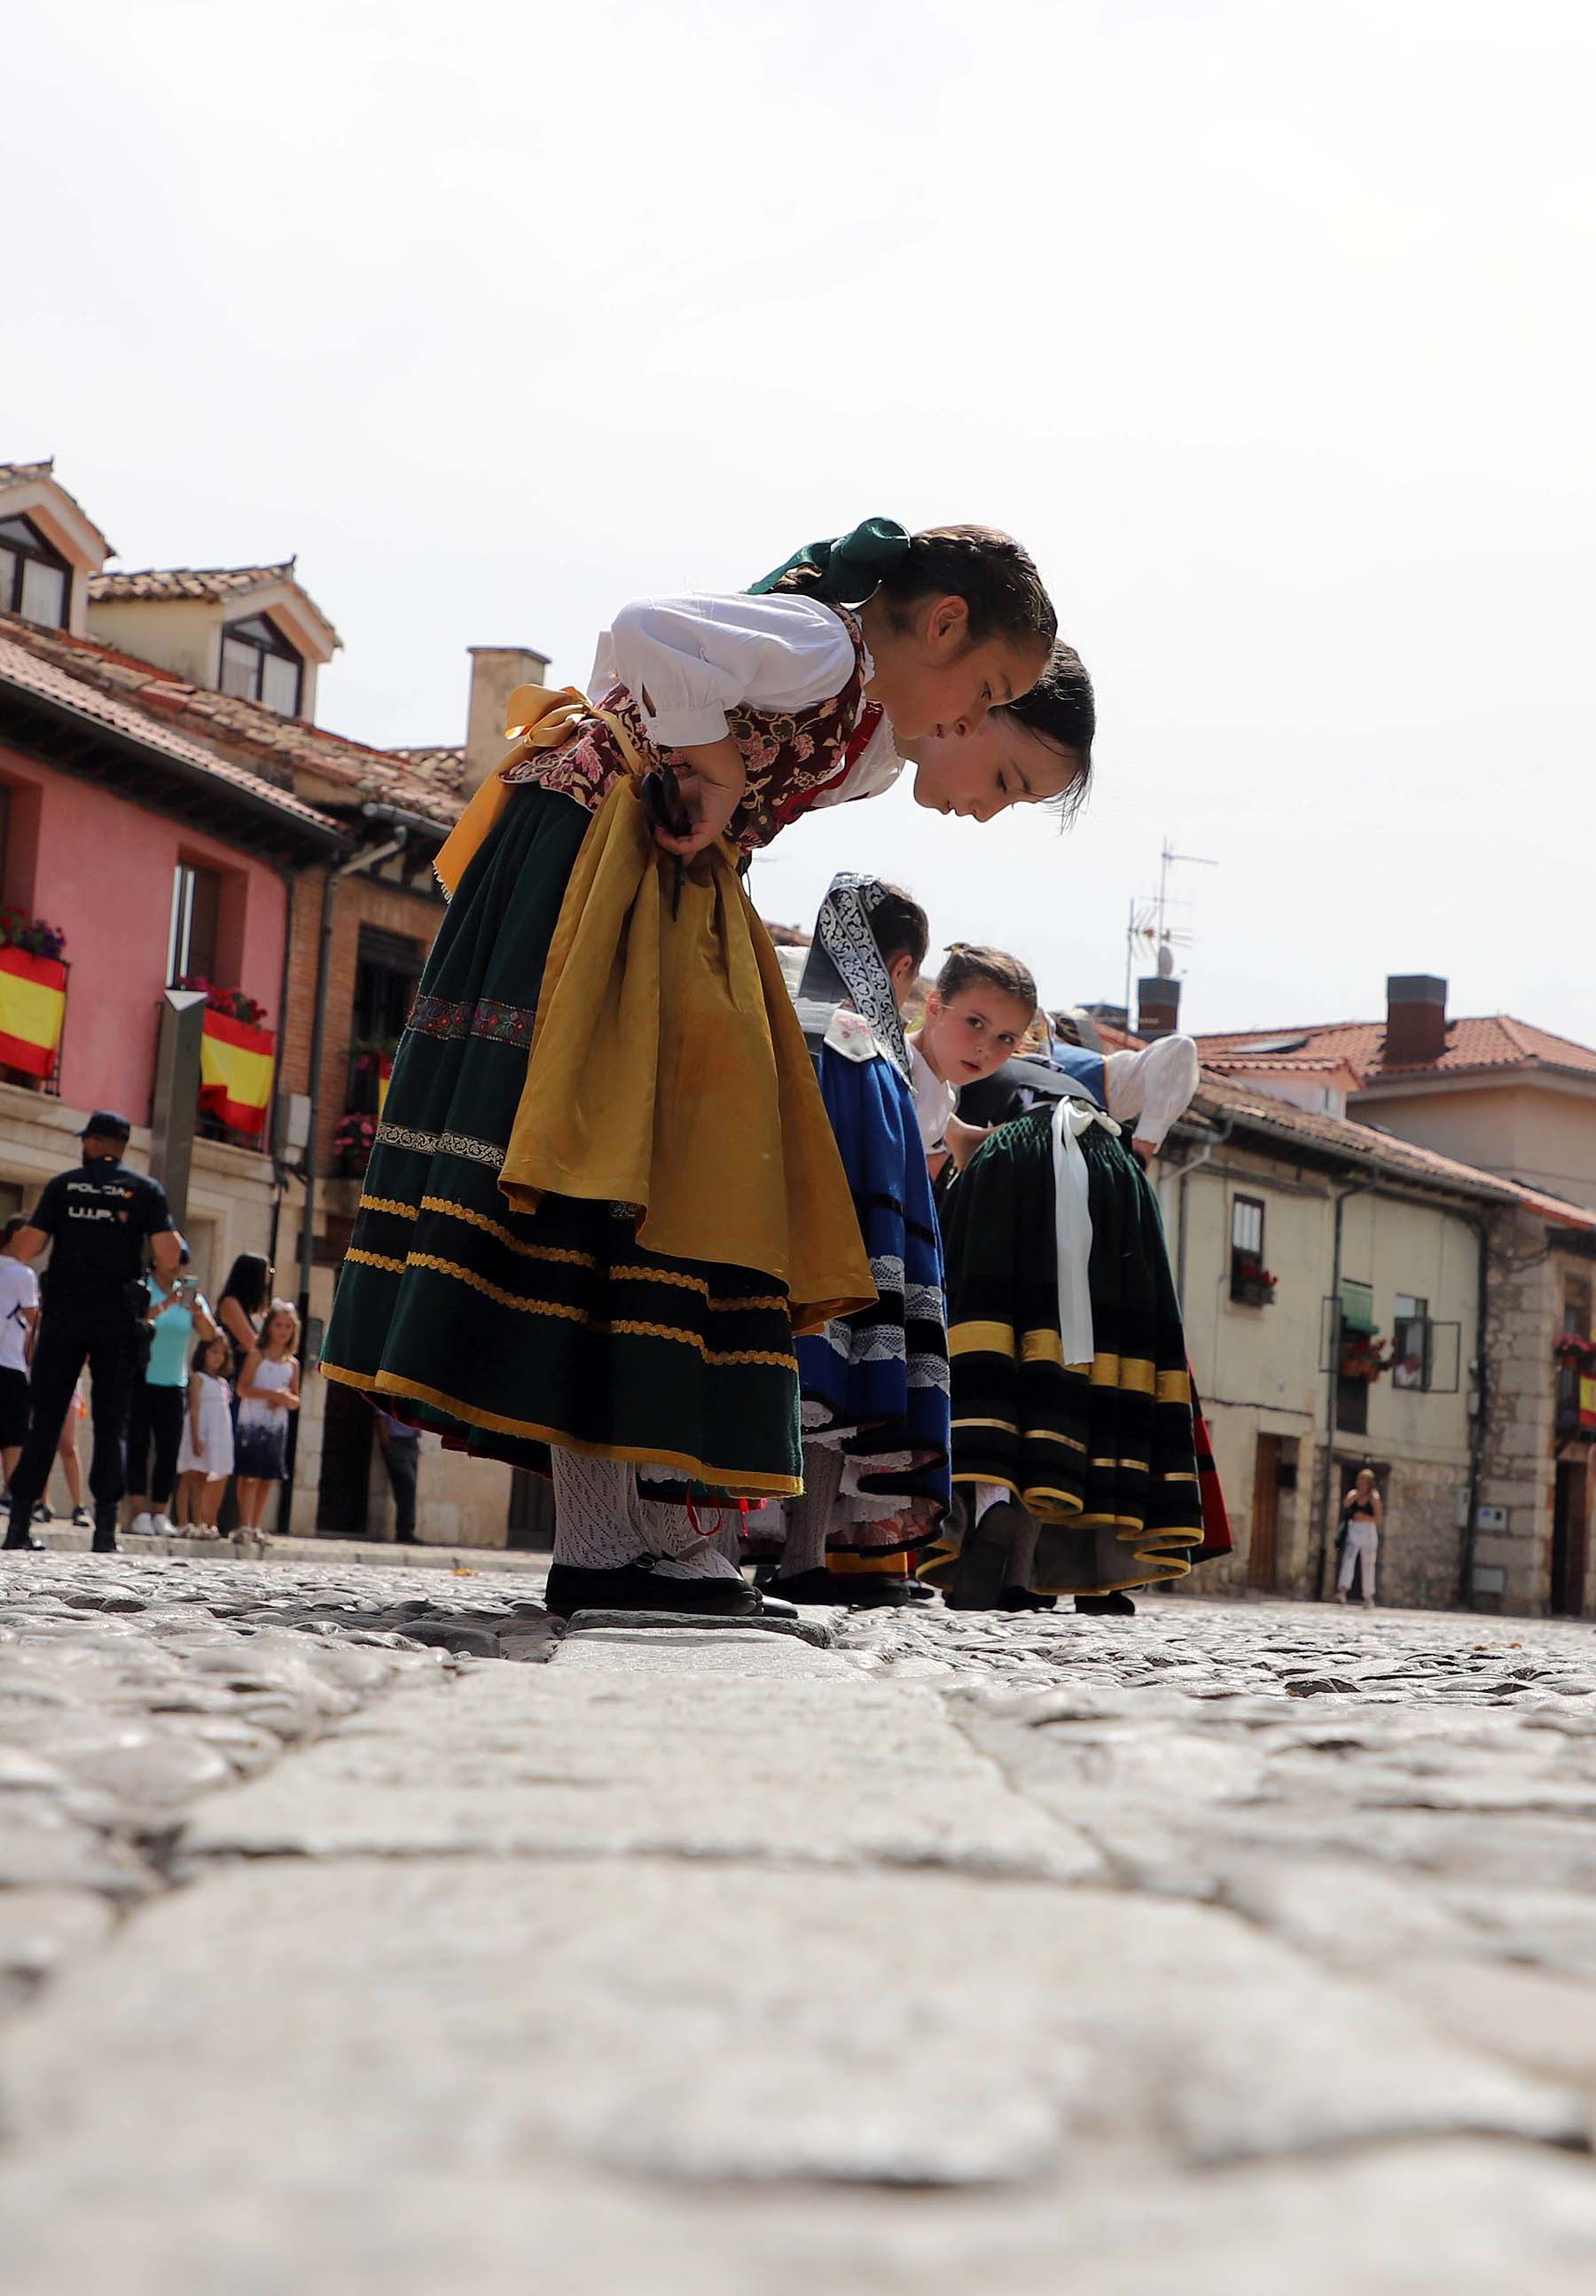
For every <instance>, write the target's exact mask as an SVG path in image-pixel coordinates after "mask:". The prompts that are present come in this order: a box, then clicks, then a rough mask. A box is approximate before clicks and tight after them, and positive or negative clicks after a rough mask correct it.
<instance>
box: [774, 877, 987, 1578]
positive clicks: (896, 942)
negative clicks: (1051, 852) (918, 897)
mask: <svg viewBox="0 0 1596 2296" xmlns="http://www.w3.org/2000/svg"><path fill="white" fill-rule="evenodd" d="M929 939H930V929H929V925H928V923H927V922H926V914H925V911H924V910H923V909H922V908H921V907H920V906H919V904H918V903H917V902H914V901H912V900H911V899H910V898H908V896H907V895H906V894H904V893H901V892H899V891H898V890H896V887H893V886H890V885H886V884H883V883H882V881H880V878H876V877H861V876H856V875H855V874H854V873H852V872H851V871H847V872H844V873H842V874H840V875H839V876H837V877H834V878H833V879H832V881H831V889H830V890H829V891H828V892H827V895H826V898H825V900H824V902H823V904H822V906H821V911H820V914H819V916H818V918H817V919H816V921H815V927H814V940H813V942H812V944H811V946H810V950H809V955H808V961H807V963H806V966H805V969H804V972H803V976H802V979H801V980H800V981H799V982H798V990H797V1001H798V1019H799V1021H800V1022H801V1024H802V1026H803V1029H804V1034H805V1036H806V1038H807V1040H808V1042H809V1045H810V1047H811V1050H812V1051H813V1053H814V1062H815V1070H816V1073H817V1075H818V1077H819V1079H820V1088H821V1095H822V1098H823V1100H824V1102H825V1105H826V1113H827V1114H828V1116H829V1117H830V1118H831V1128H832V1130H833V1132H834V1133H835V1135H836V1138H837V1145H838V1147H839V1150H840V1152H841V1155H842V1164H843V1169H844V1171H845V1172H846V1173H847V1180H848V1186H849V1189H850V1190H851V1192H852V1195H853V1201H854V1210H855V1215H856V1216H857V1218H858V1222H859V1228H860V1233H861V1234H862V1235H863V1238H864V1242H865V1247H866V1250H867V1251H868V1252H869V1255H870V1272H871V1275H872V1280H873V1281H874V1283H875V1286H876V1291H877V1295H878V1296H877V1299H876V1301H875V1303H874V1304H873V1305H872V1306H871V1307H869V1308H861V1309H858V1310H856V1311H855V1313H854V1314H852V1315H849V1316H833V1317H832V1318H831V1321H830V1322H829V1323H828V1324H826V1326H825V1328H824V1330H823V1331H822V1332H817V1333H811V1334H809V1335H807V1336H806V1337H805V1338H802V1339H800V1340H799V1341H798V1383H799V1391H800V1396H801V1399H802V1410H803V1425H804V1489H803V1495H802V1497H799V1498H795V1499H793V1500H791V1501H790V1503H789V1505H788V1508H787V1517H788V1521H787V1526H786V1543H785V1547H784V1551H783V1553H782V1562H781V1567H780V1570H779V1572H778V1574H777V1578H776V1581H775V1584H776V1590H777V1591H778V1592H779V1593H780V1594H782V1595H785V1596H787V1597H788V1598H790V1600H792V1601H794V1602H798V1603H852V1602H860V1601H868V1600H875V1601H891V1600H895V1599H898V1598H899V1596H900V1595H901V1593H902V1591H903V1590H904V1589H906V1587H907V1585H908V1580H907V1578H906V1576H905V1575H904V1574H903V1573H901V1572H900V1573H897V1574H895V1575H892V1576H878V1575H875V1574H869V1573H866V1574H859V1573H856V1572H850V1571H849V1570H848V1568H847V1562H846V1561H845V1560H844V1558H849V1557H858V1556H870V1557H880V1556H884V1555H894V1554H904V1553H906V1552H907V1551H908V1549H910V1548H911V1547H914V1546H920V1545H921V1543H922V1542H923V1541H924V1540H926V1539H927V1538H929V1537H930V1535H931V1533H932V1532H933V1530H934V1529H936V1527H937V1524H938V1523H939V1522H940V1521H942V1518H943V1516H944V1515H945V1513H946V1512H947V1507H948V1500H949V1488H948V1381H947V1325H946V1317H945V1312H944V1305H943V1292H942V1246H941V1241H940V1238H939V1236H938V1234H937V1213H936V1209H935V1207H934V1205H933V1203H932V1201H931V1184H930V1175H929V1172H928V1170H927V1168H926V1159H925V1153H924V1150H923V1147H922V1145H921V1133H920V1125H919V1121H918V1119H917V1115H916V1111H915V1103H914V1095H913V1090H912V1089H911V1085H910V1075H911V1062H910V1054H909V1046H908V1042H907V1040H906V1038H905V1037H904V1025H903V1019H902V1006H903V1002H904V996H905V995H906V994H907V992H908V990H909V989H910V988H912V987H913V982H914V980H915V977H916V975H917V974H918V972H919V971H920V967H921V964H922V963H923V961H924V958H925V953H926V948H927V945H928V943H929ZM828 1554H830V1555H831V1556H832V1557H833V1558H837V1561H835V1562H833V1563H832V1564H831V1566H830V1567H828V1562H827V1557H828ZM839 1562H840V1565H841V1567H838V1564H839Z"/></svg>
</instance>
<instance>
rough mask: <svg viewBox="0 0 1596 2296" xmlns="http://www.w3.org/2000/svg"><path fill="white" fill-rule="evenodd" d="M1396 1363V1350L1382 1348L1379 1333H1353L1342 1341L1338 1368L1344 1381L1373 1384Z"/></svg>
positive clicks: (1347, 1334)
mask: <svg viewBox="0 0 1596 2296" xmlns="http://www.w3.org/2000/svg"><path fill="white" fill-rule="evenodd" d="M1395 1361H1396V1350H1395V1348H1394V1347H1393V1348H1382V1347H1381V1346H1380V1343H1379V1333H1378V1332H1352V1333H1346V1335H1345V1336H1344V1337H1343V1339H1342V1341H1341V1361H1340V1364H1339V1366H1338V1368H1339V1371H1340V1374H1341V1377H1342V1378H1343V1379H1362V1380H1368V1381H1370V1382H1373V1381H1374V1380H1377V1379H1379V1376H1380V1374H1381V1373H1382V1372H1387V1371H1389V1370H1390V1368H1391V1366H1392V1365H1393V1364H1394V1363H1395Z"/></svg>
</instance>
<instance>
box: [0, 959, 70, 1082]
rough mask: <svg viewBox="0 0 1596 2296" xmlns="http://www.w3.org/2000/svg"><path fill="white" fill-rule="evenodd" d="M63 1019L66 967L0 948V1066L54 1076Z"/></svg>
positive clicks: (44, 1075)
mask: <svg viewBox="0 0 1596 2296" xmlns="http://www.w3.org/2000/svg"><path fill="white" fill-rule="evenodd" d="M66 1017H67V968H66V966H65V965H64V964H62V963H61V959H60V958H59V957H58V956H29V954H28V952H27V950H26V949H21V948H0V1066H4V1067H5V1068H8V1069H20V1070H21V1071H22V1073H23V1074H24V1075H25V1076H36V1077H52V1076H53V1075H54V1073H55V1055H56V1053H57V1052H58V1050H59V1049H60V1046H61V1027H62V1024H63V1023H64V1021H65V1020H66Z"/></svg>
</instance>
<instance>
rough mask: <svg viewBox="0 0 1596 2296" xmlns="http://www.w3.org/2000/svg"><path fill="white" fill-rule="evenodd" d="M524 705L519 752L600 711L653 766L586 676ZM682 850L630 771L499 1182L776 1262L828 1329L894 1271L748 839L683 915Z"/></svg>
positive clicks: (526, 698)
mask: <svg viewBox="0 0 1596 2296" xmlns="http://www.w3.org/2000/svg"><path fill="white" fill-rule="evenodd" d="M507 714H508V723H507V725H506V727H505V731H506V733H507V734H509V735H510V736H511V737H512V741H513V742H514V747H513V748H512V750H511V754H510V758H509V759H508V760H507V763H511V764H513V763H515V762H517V761H518V760H520V759H523V758H528V756H530V755H531V754H532V753H533V752H535V751H536V750H552V749H555V748H558V747H559V746H560V745H561V743H562V742H566V741H568V740H569V739H570V738H571V736H572V734H575V733H576V732H577V730H578V729H579V727H580V726H581V724H582V723H583V721H584V720H585V719H586V720H591V719H592V718H593V717H599V718H601V719H602V722H603V723H604V724H605V725H606V726H609V727H610V731H611V732H612V733H613V734H615V736H616V739H617V743H618V748H619V749H620V751H621V754H622V756H623V758H625V761H626V766H627V767H628V769H629V773H630V774H631V775H637V774H639V773H641V772H642V770H643V767H644V763H645V761H644V760H643V759H642V758H640V757H639V756H638V754H637V752H636V750H635V749H634V746H633V743H632V742H631V740H630V738H629V737H628V735H627V734H626V728H625V726H623V725H622V724H621V723H620V721H619V720H618V719H616V718H613V717H610V716H608V715H607V714H606V713H605V712H603V711H601V710H597V709H593V705H592V704H591V703H590V702H589V701H586V699H585V697H584V696H583V695H582V694H581V693H577V690H576V689H575V688H574V687H572V686H566V687H564V688H562V689H561V690H560V691H558V692H553V691H550V690H548V689H546V688H543V687H534V686H520V687H518V688H517V690H516V692H515V693H513V694H512V696H511V698H510V703H509V709H508V713H507ZM502 770H503V769H501V771H502ZM511 796H512V788H511V786H510V785H508V784H507V783H504V782H503V780H502V779H501V778H500V775H499V774H495V775H493V776H492V777H491V778H490V779H489V780H488V781H487V782H486V783H484V784H483V786H482V788H481V789H480V790H479V791H478V792H477V795H476V796H475V798H473V799H472V800H471V804H470V805H469V806H468V807H467V808H466V810H465V812H464V814H463V815H462V816H461V819H460V821H459V823H458V824H457V825H456V827H455V829H454V833H453V835H452V836H451V837H450V838H449V840H448V841H447V843H446V845H445V847H444V849H443V850H442V852H441V853H440V854H439V856H438V876H439V877H440V879H441V880H442V881H443V883H444V884H445V886H446V888H447V890H450V891H451V892H453V891H454V889H455V887H456V886H457V885H458V884H459V882H460V880H461V877H462V875H463V873H464V871H465V868H466V865H467V863H468V862H469V861H470V860H471V857H472V856H473V854H475V853H476V852H477V851H478V849H479V847H480V846H481V844H482V843H483V841H484V840H485V839H486V838H487V834H488V833H489V832H490V830H491V829H492V827H493V826H494V824H495V822H496V821H497V819H498V817H499V815H500V814H501V813H502V812H503V808H504V807H505V805H506V804H508V802H509V800H510V798H511ZM670 870H671V864H670V862H669V861H668V859H667V857H665V856H664V855H662V854H661V853H660V851H659V848H658V847H657V846H656V845H655V843H654V840H653V835H652V832H651V829H650V827H649V824H648V820H647V817H646V816H645V815H644V812H643V809H642V802H641V799H640V797H639V793H638V784H637V782H636V780H635V779H632V778H629V779H627V780H626V781H623V782H618V783H617V784H616V786H615V787H614V788H613V789H612V790H611V791H610V794H609V796H608V797H607V798H606V799H605V800H604V802H603V804H602V806H601V808H599V810H598V812H597V813H596V814H595V815H594V816H593V824H592V826H591V827H590V829H589V830H588V832H587V835H586V838H585V840H584V842H583V846H582V849H581V851H580V853H579V854H578V855H577V865H576V867H575V869H574V870H573V871H572V873H571V878H570V882H569V885H568V886H567V888H566V893H565V898H564V901H563V902H562V904H561V910H560V919H559V922H558V924H557V925H556V927H555V931H554V939H553V942H552V947H551V948H550V951H549V961H548V964H547V965H546V967H545V968H544V980H543V988H542V992H541V994H540V996H539V997H538V1005H537V1020H536V1025H535V1027H534V1030H533V1037H532V1050H531V1054H530V1057H529V1060H528V1068H527V1081H526V1085H525V1087H524V1088H523V1090H522V1093H521V1098H520V1107H519V1109H518V1110H517V1111H516V1119H515V1123H514V1127H513V1128H512V1133H511V1137H510V1146H509V1149H508V1151H507V1152H506V1154H505V1158H504V1163H503V1170H502V1172H501V1173H500V1176H499V1185H500V1187H501V1189H502V1190H503V1193H504V1194H505V1196H506V1197H507V1198H508V1199H509V1201H510V1202H511V1203H512V1205H514V1206H515V1208H516V1209H517V1210H519V1211H523V1212H530V1211H535V1210H536V1208H537V1205H538V1202H539V1201H540V1199H541V1198H542V1197H543V1196H544V1194H545V1193H552V1194H557V1195H562V1196H577V1197H581V1198H584V1199H589V1200H597V1201H601V1202H602V1201H612V1202H618V1203H626V1204H636V1205H638V1206H639V1207H640V1208H641V1211H642V1218H641V1220H640V1222H639V1225H638V1231H637V1234H638V1241H639V1242H640V1243H642V1245H643V1246H644V1247H645V1248H646V1249H647V1250H648V1251H655V1252H659V1253H660V1254H661V1255H662V1256H663V1257H665V1258H667V1259H692V1260H700V1261H702V1260H709V1261H714V1262H718V1263H722V1264H724V1265H728V1266H731V1267H747V1268H751V1269H754V1270H757V1271H758V1272H759V1273H760V1274H762V1275H770V1276H773V1277H774V1278H775V1279H776V1281H777V1282H778V1283H782V1284H783V1285H784V1286H785V1287H786V1290H787V1292H788V1295H789V1299H790V1305H791V1312H792V1323H793V1328H794V1330H795V1331H798V1332H809V1331H818V1330H819V1329H820V1328H821V1326H822V1325H823V1324H825V1323H826V1322H828V1321H829V1320H830V1318H831V1316H842V1315H847V1314H849V1313H851V1311H852V1310H853V1309H855V1308H867V1307H870V1306H871V1305H872V1304H873V1302H874V1300H875V1297H876V1287H875V1283H874V1282H873V1280H872V1276H871V1273H870V1260H869V1258H868V1256H867V1254H866V1252H865V1250H864V1245H863V1240H862V1238H861V1236H860V1234H859V1223H858V1220H857V1218H856V1217H855V1211H854V1206H853V1199H852V1197H851V1195H850V1193H849V1192H848V1185H847V1176H846V1175H845V1173H844V1171H843V1168H842V1159H841V1157H840V1156H839V1153H838V1150H837V1143H836V1139H835V1137H834V1136H833V1134H832V1131H831V1121H830V1119H829V1118H828V1117H827V1115H826V1111H825V1103H824V1102H823V1100H822V1099H821V1096H820V1087H819V1086H818V1084H817V1083H816V1082H815V1078H814V1066H813V1063H812V1062H811V1061H810V1058H809V1053H808V1048H807V1046H806V1044H805V1042H804V1037H803V1031H802V1030H801V1029H800V1028H799V1027H798V1016H797V1014H796V1013H794V1011H793V1009H792V1000H791V998H790V996H789V994H788V991H787V985H786V982H785V980H784V979H783V978H782V969H781V966H780V964H778V963H777V960H776V953H775V950H774V949H773V947H772V946H771V940H770V936H769V934H768V933H767V932H766V931H765V927H764V925H763V924H762V923H761V922H760V920H759V918H758V916H757V914H756V913H755V910H754V908H753V906H752V905H751V903H750V902H749V899H748V897H747V895H746V894H745V893H744V891H743V889H742V881H741V877H740V876H739V874H738V871H737V867H736V857H735V851H734V849H733V847H732V846H731V845H730V844H729V843H727V842H726V840H724V839H720V840H716V843H715V844H714V845H712V846H710V847H709V848H708V850H707V851H706V852H704V853H701V854H700V855H699V856H698V857H697V858H696V859H695V860H693V861H692V862H691V863H690V864H689V865H688V866H687V868H686V870H685V872H684V874H683V881H682V890H681V901H680V905H679V909H678V913H677V914H675V916H673V915H672V914H671V911H670V905H669V902H668V900H667V898H666V895H665V885H666V881H667V873H669V872H670Z"/></svg>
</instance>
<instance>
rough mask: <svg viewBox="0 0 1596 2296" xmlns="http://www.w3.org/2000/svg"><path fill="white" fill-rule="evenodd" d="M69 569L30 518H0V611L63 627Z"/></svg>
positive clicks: (55, 628) (57, 627)
mask: <svg viewBox="0 0 1596 2296" xmlns="http://www.w3.org/2000/svg"><path fill="white" fill-rule="evenodd" d="M71 594H72V570H71V568H70V566H69V565H68V563H67V562H66V560H65V559H64V558H63V557H62V556H61V553H60V551H59V550H53V549H52V548H51V547H50V545H49V544H48V543H47V542H46V541H45V537H44V536H43V535H42V534H41V533H40V532H39V530H38V529H37V526H35V524H34V522H33V521H32V520H31V519H30V518H0V610H4V611H5V612H6V613H8V614H20V615H22V616H23V617H24V619H26V620H28V621H30V622H43V623H44V624H45V627H46V628H47V629H52V630H60V629H64V628H65V627H66V621H67V604H68V601H69V600H70V597H71Z"/></svg>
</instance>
